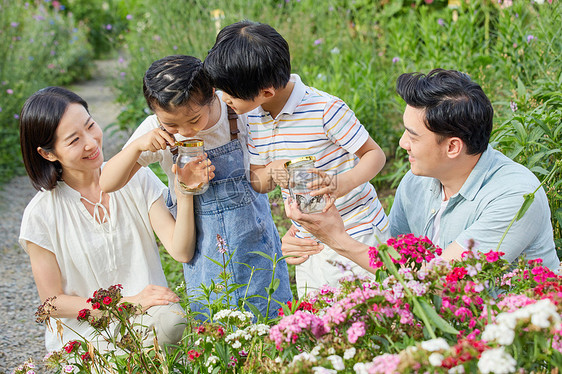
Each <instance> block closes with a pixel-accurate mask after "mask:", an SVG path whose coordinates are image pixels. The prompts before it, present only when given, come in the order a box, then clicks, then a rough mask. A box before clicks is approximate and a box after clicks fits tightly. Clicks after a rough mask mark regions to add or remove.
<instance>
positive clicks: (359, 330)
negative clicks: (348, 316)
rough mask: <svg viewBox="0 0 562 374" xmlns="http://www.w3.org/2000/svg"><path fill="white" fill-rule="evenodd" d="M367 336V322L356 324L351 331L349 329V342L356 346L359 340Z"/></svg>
mask: <svg viewBox="0 0 562 374" xmlns="http://www.w3.org/2000/svg"><path fill="white" fill-rule="evenodd" d="M364 335H365V322H363V321H357V322H354V323H353V324H352V325H351V327H350V328H349V329H347V340H348V341H349V342H350V343H352V344H354V343H356V342H357V339H359V338H360V337H362V336H364Z"/></svg>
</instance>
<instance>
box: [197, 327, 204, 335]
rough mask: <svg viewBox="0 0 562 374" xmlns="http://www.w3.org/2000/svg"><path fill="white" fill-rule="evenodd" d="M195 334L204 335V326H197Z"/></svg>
mask: <svg viewBox="0 0 562 374" xmlns="http://www.w3.org/2000/svg"><path fill="white" fill-rule="evenodd" d="M195 332H196V333H198V334H204V333H205V326H197V328H196V329H195Z"/></svg>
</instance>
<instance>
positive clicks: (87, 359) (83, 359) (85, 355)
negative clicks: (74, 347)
mask: <svg viewBox="0 0 562 374" xmlns="http://www.w3.org/2000/svg"><path fill="white" fill-rule="evenodd" d="M80 358H81V359H82V361H84V362H86V361H90V359H91V358H90V354H89V353H88V352H86V353H84V354H83V355H82V356H80Z"/></svg>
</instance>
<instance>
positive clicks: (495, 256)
mask: <svg viewBox="0 0 562 374" xmlns="http://www.w3.org/2000/svg"><path fill="white" fill-rule="evenodd" d="M504 254H505V253H503V252H494V251H490V252H488V253H486V261H488V262H496V261H498V260H499V259H500V256H503V255H504Z"/></svg>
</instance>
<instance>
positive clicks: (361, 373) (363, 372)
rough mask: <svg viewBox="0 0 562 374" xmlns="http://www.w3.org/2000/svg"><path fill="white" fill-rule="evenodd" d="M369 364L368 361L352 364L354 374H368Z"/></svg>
mask: <svg viewBox="0 0 562 374" xmlns="http://www.w3.org/2000/svg"><path fill="white" fill-rule="evenodd" d="M370 366H371V365H370V363H363V362H358V363H356V364H355V365H353V370H355V374H369V367H370Z"/></svg>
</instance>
